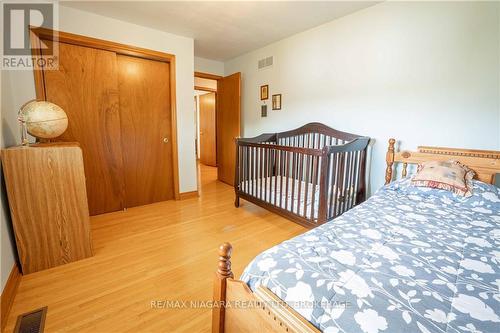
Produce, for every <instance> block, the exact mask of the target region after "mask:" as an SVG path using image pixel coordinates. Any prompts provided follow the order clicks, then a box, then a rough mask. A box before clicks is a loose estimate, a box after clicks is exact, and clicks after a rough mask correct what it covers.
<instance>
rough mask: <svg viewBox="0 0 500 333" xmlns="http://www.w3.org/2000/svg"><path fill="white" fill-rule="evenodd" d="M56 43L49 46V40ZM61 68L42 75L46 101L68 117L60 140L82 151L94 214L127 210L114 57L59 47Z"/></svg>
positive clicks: (113, 55) (85, 48) (92, 51)
mask: <svg viewBox="0 0 500 333" xmlns="http://www.w3.org/2000/svg"><path fill="white" fill-rule="evenodd" d="M45 42H46V43H52V42H51V41H45ZM59 57H60V58H59V64H60V66H59V69H58V70H47V71H44V84H45V91H46V96H47V100H48V101H50V102H53V103H56V104H57V105H59V106H61V107H62V108H63V109H64V110H65V111H66V113H67V115H68V129H67V131H66V132H65V133H64V134H63V135H62V136H60V137H59V138H57V139H56V140H57V141H76V142H78V143H79V144H80V146H81V148H82V151H83V159H84V167H85V174H86V186H87V197H88V203H89V211H90V215H96V214H101V213H106V212H112V211H117V210H121V209H123V208H124V198H125V193H124V180H123V161H122V149H121V137H120V136H121V131H120V113H119V110H118V107H119V96H118V81H117V77H118V75H117V63H116V54H115V53H114V52H110V51H104V50H98V49H93V48H88V47H82V46H77V45H71V44H66V43H60V44H59Z"/></svg>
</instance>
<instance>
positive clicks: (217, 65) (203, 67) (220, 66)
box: [194, 57, 224, 76]
mask: <svg viewBox="0 0 500 333" xmlns="http://www.w3.org/2000/svg"><path fill="white" fill-rule="evenodd" d="M194 70H195V71H196V72H202V73H208V74H215V75H220V76H223V75H224V63H223V62H221V61H216V60H210V59H205V58H200V57H194Z"/></svg>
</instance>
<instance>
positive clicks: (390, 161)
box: [385, 138, 396, 185]
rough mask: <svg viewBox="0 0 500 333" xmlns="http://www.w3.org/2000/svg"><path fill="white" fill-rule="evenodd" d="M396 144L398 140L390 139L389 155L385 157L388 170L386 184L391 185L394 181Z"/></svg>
mask: <svg viewBox="0 0 500 333" xmlns="http://www.w3.org/2000/svg"><path fill="white" fill-rule="evenodd" d="M394 143H396V140H394V139H393V138H390V139H389V148H388V149H387V154H386V155H385V162H386V163H387V168H386V169H385V184H386V185H387V184H389V183H390V182H391V180H392V165H393V164H394Z"/></svg>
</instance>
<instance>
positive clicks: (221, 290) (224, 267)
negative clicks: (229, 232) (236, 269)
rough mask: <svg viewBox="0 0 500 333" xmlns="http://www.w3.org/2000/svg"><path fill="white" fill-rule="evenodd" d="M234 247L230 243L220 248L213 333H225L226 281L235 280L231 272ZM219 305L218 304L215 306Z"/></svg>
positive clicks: (213, 310)
mask: <svg viewBox="0 0 500 333" xmlns="http://www.w3.org/2000/svg"><path fill="white" fill-rule="evenodd" d="M232 251H233V247H232V246H231V244H229V243H223V244H222V245H221V246H219V263H218V266H217V271H216V272H215V279H214V298H213V301H214V306H213V307H212V333H224V313H225V305H224V303H225V301H226V281H227V279H228V278H233V277H234V275H233V272H231V253H232ZM215 303H217V304H215Z"/></svg>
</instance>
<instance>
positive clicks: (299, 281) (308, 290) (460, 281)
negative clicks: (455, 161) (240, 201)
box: [241, 179, 500, 333]
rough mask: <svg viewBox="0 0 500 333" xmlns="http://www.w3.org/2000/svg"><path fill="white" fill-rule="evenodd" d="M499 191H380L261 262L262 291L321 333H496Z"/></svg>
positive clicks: (397, 185)
mask: <svg viewBox="0 0 500 333" xmlns="http://www.w3.org/2000/svg"><path fill="white" fill-rule="evenodd" d="M499 264H500V190H499V189H498V188H496V187H494V186H492V185H487V184H484V183H481V182H478V181H475V182H474V194H473V196H472V197H470V198H468V199H461V198H458V197H456V196H454V195H453V194H451V193H448V192H445V191H441V190H432V189H424V188H416V187H413V186H410V185H409V181H408V179H405V180H402V181H397V182H394V183H393V184H391V185H389V186H386V187H384V188H382V189H381V190H379V191H378V192H377V194H375V195H374V196H373V197H371V198H370V199H369V200H367V201H366V202H365V203H363V204H361V205H359V206H357V207H355V208H353V209H352V210H350V211H348V212H347V213H345V214H343V215H342V216H340V217H339V218H337V219H335V220H333V221H331V222H329V223H326V224H324V225H322V226H320V227H318V228H315V229H313V230H311V231H309V232H307V233H305V234H303V235H300V236H298V237H295V238H293V239H290V240H288V241H286V242H284V243H282V244H280V245H277V246H275V247H273V248H271V249H269V250H267V251H265V252H263V253H261V254H260V255H259V256H257V257H256V258H255V259H254V260H253V261H252V262H251V263H250V264H249V266H248V267H247V268H246V270H245V272H244V273H243V275H242V277H241V279H242V280H243V281H245V282H246V283H248V285H249V286H250V288H251V289H253V290H255V289H256V288H257V287H258V286H259V285H264V286H267V287H268V288H269V289H270V290H271V291H273V292H274V293H275V294H276V295H277V296H279V297H280V298H281V299H283V300H285V301H286V302H287V303H288V304H289V305H290V306H291V307H292V308H294V309H295V310H296V311H298V312H299V313H300V314H302V315H303V316H304V317H305V318H306V319H307V320H309V321H310V322H311V323H312V324H313V325H315V326H316V327H318V328H319V329H321V330H322V331H324V332H328V333H332V332H367V333H376V332H403V331H405V332H497V333H498V332H500V291H499V290H500V267H499V266H500V265H499Z"/></svg>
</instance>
